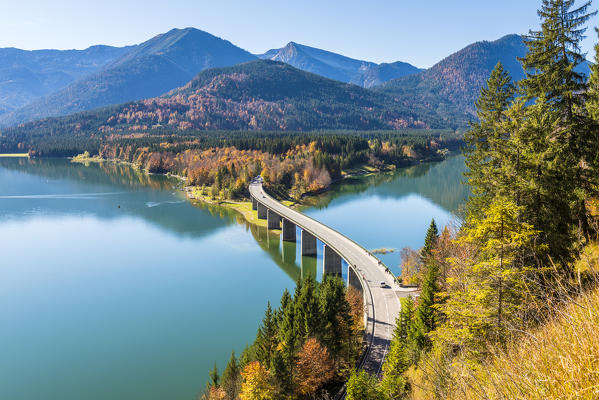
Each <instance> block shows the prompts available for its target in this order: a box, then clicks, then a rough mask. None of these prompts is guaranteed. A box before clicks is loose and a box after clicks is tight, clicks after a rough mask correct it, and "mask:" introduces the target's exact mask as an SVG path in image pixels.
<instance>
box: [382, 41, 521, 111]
mask: <svg viewBox="0 0 599 400" xmlns="http://www.w3.org/2000/svg"><path fill="white" fill-rule="evenodd" d="M525 54H526V46H525V45H524V42H523V40H522V38H521V37H520V36H518V35H508V36H505V37H502V38H501V39H498V40H496V41H493V42H488V41H483V42H476V43H474V44H471V45H469V46H467V47H465V48H463V49H462V50H460V51H458V52H456V53H454V54H452V55H450V56H449V57H447V58H445V59H443V60H441V61H440V62H438V63H437V64H435V65H434V66H432V67H431V68H429V69H427V70H425V71H423V72H421V73H419V74H416V75H412V76H407V77H402V78H399V79H394V80H391V81H389V82H387V83H385V84H383V85H382V86H381V87H380V88H379V90H380V91H381V92H382V93H386V94H389V95H392V96H394V97H395V98H396V99H397V101H399V102H401V103H403V104H412V105H419V106H422V107H425V108H428V109H430V111H431V112H434V113H438V114H440V115H448V114H452V113H456V112H458V113H459V112H465V113H466V114H470V115H474V102H475V101H476V99H477V98H478V95H479V93H480V88H481V87H483V86H484V85H485V83H486V81H487V79H489V76H490V75H491V71H492V70H493V68H494V67H495V65H496V64H497V62H498V61H501V63H502V64H503V66H504V68H505V69H506V70H507V71H509V73H510V74H511V76H512V78H513V79H514V80H520V79H522V78H523V77H524V71H523V70H522V66H521V65H520V63H519V62H518V57H523V56H524V55H525Z"/></svg>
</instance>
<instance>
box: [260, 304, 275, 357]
mask: <svg viewBox="0 0 599 400" xmlns="http://www.w3.org/2000/svg"><path fill="white" fill-rule="evenodd" d="M276 347H277V326H276V323H275V319H274V314H273V312H272V308H271V306H270V302H268V303H267V305H266V311H265V313H264V318H263V319H262V325H261V326H260V327H259V328H258V333H257V335H256V340H255V341H254V354H255V357H256V359H257V360H258V361H260V363H262V365H270V359H271V356H272V353H273V351H274V349H275V348H276Z"/></svg>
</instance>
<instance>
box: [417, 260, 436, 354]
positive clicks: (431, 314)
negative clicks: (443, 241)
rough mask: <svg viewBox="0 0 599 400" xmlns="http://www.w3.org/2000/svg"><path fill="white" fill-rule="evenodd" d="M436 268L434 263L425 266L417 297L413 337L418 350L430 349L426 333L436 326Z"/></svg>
mask: <svg viewBox="0 0 599 400" xmlns="http://www.w3.org/2000/svg"><path fill="white" fill-rule="evenodd" d="M438 271H439V270H438V268H437V265H436V263H435V262H430V263H429V264H428V265H427V270H426V275H425V277H424V281H423V282H422V290H421V292H420V296H419V297H418V307H416V313H415V319H414V331H415V333H414V336H415V339H416V344H417V345H418V347H419V348H420V349H425V348H428V347H430V344H431V341H430V338H429V337H428V333H429V332H431V331H432V330H434V329H435V327H436V326H437V310H436V309H435V304H436V300H435V296H436V295H437V293H438V292H439V285H438V284H437V278H438Z"/></svg>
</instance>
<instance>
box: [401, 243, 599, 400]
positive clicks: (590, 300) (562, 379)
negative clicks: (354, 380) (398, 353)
mask: <svg viewBox="0 0 599 400" xmlns="http://www.w3.org/2000/svg"><path fill="white" fill-rule="evenodd" d="M598 266H599V245H598V244H597V243H591V244H589V245H587V246H586V247H585V248H584V249H583V251H582V252H581V253H580V256H579V259H578V260H577V262H576V263H575V264H574V271H575V274H574V275H573V276H572V277H571V278H569V279H567V280H563V281H557V282H553V285H554V287H553V288H552V290H553V291H556V296H553V297H552V298H553V300H551V302H550V303H549V304H546V305H545V306H544V307H542V309H543V310H544V311H543V313H542V316H539V318H540V319H541V321H539V323H538V324H537V325H536V327H535V328H531V329H527V330H525V331H522V330H515V331H513V339H512V340H511V341H509V342H508V343H507V344H506V345H505V346H500V345H491V346H490V348H487V350H489V352H488V353H486V354H488V355H487V356H486V357H484V358H482V359H481V358H480V357H478V356H474V357H473V356H472V354H468V353H467V352H463V353H459V354H457V355H456V354H455V353H454V351H455V349H452V348H451V347H450V346H444V345H443V344H442V343H437V345H436V346H434V347H433V349H432V351H430V352H428V353H426V354H424V355H423V357H422V358H421V359H420V362H419V364H418V367H417V368H411V369H410V370H409V371H408V373H407V376H408V378H409V380H410V382H411V384H412V393H411V396H410V397H411V399H414V400H416V399H418V400H420V399H422V400H424V399H427V400H428V399H443V400H445V399H453V400H474V399H477V400H478V399H481V400H483V399H484V400H507V399H525V400H547V399H588V400H591V399H592V400H597V399H599V279H598V277H599V269H598Z"/></svg>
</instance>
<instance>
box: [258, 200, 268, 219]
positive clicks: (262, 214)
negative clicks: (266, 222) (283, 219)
mask: <svg viewBox="0 0 599 400" xmlns="http://www.w3.org/2000/svg"><path fill="white" fill-rule="evenodd" d="M257 207H258V219H266V218H267V217H268V209H267V208H266V206H265V205H264V204H262V203H260V202H258V204H257Z"/></svg>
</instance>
